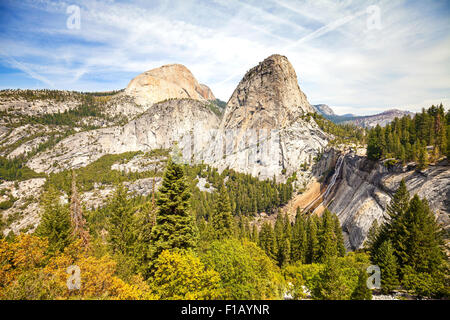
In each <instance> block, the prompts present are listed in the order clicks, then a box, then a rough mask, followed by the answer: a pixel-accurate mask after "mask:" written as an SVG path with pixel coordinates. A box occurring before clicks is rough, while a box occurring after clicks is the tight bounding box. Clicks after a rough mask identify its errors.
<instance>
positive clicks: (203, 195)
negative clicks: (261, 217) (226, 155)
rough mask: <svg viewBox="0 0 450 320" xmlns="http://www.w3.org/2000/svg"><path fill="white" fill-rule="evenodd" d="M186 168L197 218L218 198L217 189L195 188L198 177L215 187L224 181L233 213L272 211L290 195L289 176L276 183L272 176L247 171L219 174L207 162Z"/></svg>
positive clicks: (240, 214) (287, 199)
mask: <svg viewBox="0 0 450 320" xmlns="http://www.w3.org/2000/svg"><path fill="white" fill-rule="evenodd" d="M187 170H188V173H187V174H188V178H189V180H190V181H193V183H192V185H191V191H192V193H193V196H192V201H191V204H192V207H193V209H194V211H195V212H196V214H197V217H198V218H202V217H203V218H205V219H206V220H208V219H209V218H210V213H211V212H212V208H213V207H214V203H215V201H216V199H217V193H208V192H201V191H200V190H199V189H198V188H196V187H195V186H196V184H197V180H196V178H197V177H200V178H205V179H206V180H207V181H208V184H210V185H211V186H212V187H213V188H214V189H215V190H218V189H219V188H220V187H221V186H222V185H223V184H225V186H226V190H225V192H227V193H228V197H229V199H230V205H231V211H232V213H233V215H235V216H252V215H255V214H257V213H260V212H266V213H268V214H271V213H273V212H274V210H275V209H276V208H278V207H280V206H282V205H284V204H286V203H287V202H288V201H289V199H291V197H292V193H293V187H292V181H293V180H294V179H295V176H292V177H290V178H289V179H288V180H287V181H286V183H277V182H276V181H275V179H272V180H263V181H261V180H259V179H258V178H255V177H253V176H251V175H250V174H244V173H239V172H236V171H234V170H231V169H225V170H223V171H222V173H221V174H219V172H218V170H217V168H212V167H210V166H206V165H196V166H193V167H190V168H188V169H187Z"/></svg>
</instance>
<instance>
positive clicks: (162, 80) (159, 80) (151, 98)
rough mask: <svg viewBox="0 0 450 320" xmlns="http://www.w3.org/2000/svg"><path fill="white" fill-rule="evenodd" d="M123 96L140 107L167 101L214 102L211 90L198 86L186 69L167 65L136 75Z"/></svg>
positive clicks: (180, 66) (177, 65)
mask: <svg viewBox="0 0 450 320" xmlns="http://www.w3.org/2000/svg"><path fill="white" fill-rule="evenodd" d="M125 94H127V95H129V96H132V97H134V99H135V101H136V103H138V104H140V105H152V104H154V103H157V102H160V101H164V100H167V99H182V98H190V99H195V100H202V101H203V100H215V97H214V95H213V94H212V92H211V90H210V89H209V88H208V87H207V86H205V85H202V84H199V83H198V81H197V80H196V79H195V77H194V75H193V74H192V73H191V71H189V69H188V68H186V67H185V66H183V65H181V64H169V65H165V66H162V67H160V68H156V69H152V70H149V71H147V72H144V73H142V74H140V75H138V76H137V77H136V78H134V79H133V80H131V81H130V83H129V84H128V86H127V88H126V89H125Z"/></svg>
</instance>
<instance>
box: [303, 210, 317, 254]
mask: <svg viewBox="0 0 450 320" xmlns="http://www.w3.org/2000/svg"><path fill="white" fill-rule="evenodd" d="M306 225H307V235H308V248H307V253H306V263H314V262H317V261H318V251H319V239H318V237H317V222H316V217H315V216H312V217H310V218H309V219H308V220H307V224H306Z"/></svg>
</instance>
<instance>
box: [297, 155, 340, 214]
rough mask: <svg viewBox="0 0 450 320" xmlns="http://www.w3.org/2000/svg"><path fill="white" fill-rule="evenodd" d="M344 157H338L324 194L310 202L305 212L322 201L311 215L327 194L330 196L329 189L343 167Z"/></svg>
mask: <svg viewBox="0 0 450 320" xmlns="http://www.w3.org/2000/svg"><path fill="white" fill-rule="evenodd" d="M344 157H345V155H341V156H339V158H338V160H337V161H336V166H335V170H334V173H333V176H332V177H331V180H330V183H329V184H328V186H327V188H326V190H325V192H324V193H323V194H322V195H320V196H318V197H317V198H316V199H314V201H312V202H311V203H310V204H309V205H308V206H307V207H306V208H305V209H304V211H305V212H306V211H308V210H309V209H310V208H311V207H313V206H314V204H316V202H317V201H318V200H319V199H322V202H321V203H320V204H319V205H318V206H317V207H316V208H315V209H314V211H313V212H312V213H314V212H315V211H316V209H317V208H319V207H320V205H321V204H323V203H324V202H325V199H326V197H328V196H329V194H330V192H331V189H332V188H333V186H334V185H335V184H336V181H337V178H338V177H339V174H340V173H341V168H342V165H343V163H344Z"/></svg>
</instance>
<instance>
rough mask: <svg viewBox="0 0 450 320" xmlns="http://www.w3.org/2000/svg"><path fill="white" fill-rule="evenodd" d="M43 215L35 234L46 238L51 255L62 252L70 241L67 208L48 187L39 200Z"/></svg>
mask: <svg viewBox="0 0 450 320" xmlns="http://www.w3.org/2000/svg"><path fill="white" fill-rule="evenodd" d="M41 207H42V208H43V213H42V216H41V222H40V224H39V226H38V227H37V229H36V234H37V235H38V236H40V237H46V238H47V239H48V242H49V251H50V252H51V253H58V252H62V251H63V250H64V248H65V247H66V246H67V245H68V244H69V243H70V242H71V241H72V236H71V234H72V229H71V223H70V215H69V208H68V207H67V205H62V204H61V202H60V193H59V192H58V190H56V188H55V187H53V186H50V188H49V190H48V191H47V192H45V193H44V194H43V196H42V199H41Z"/></svg>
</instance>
